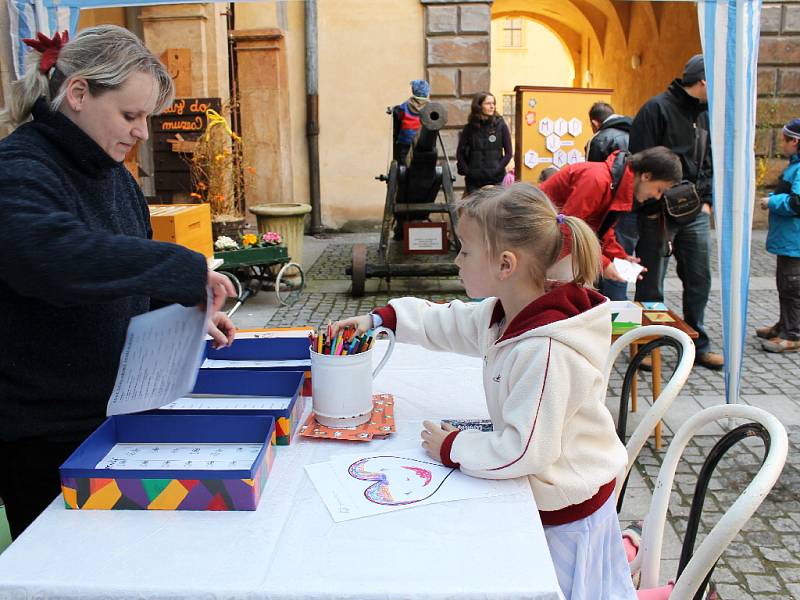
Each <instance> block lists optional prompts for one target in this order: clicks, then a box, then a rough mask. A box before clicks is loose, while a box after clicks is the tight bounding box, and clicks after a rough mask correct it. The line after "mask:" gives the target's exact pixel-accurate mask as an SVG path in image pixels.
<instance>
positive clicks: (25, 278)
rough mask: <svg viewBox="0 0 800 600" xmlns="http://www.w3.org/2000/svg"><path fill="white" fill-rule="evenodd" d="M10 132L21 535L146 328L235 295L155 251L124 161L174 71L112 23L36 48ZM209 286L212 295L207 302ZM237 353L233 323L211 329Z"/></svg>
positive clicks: (8, 420) (8, 427)
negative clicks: (163, 309) (162, 308)
mask: <svg viewBox="0 0 800 600" xmlns="http://www.w3.org/2000/svg"><path fill="white" fill-rule="evenodd" d="M26 43H28V44H29V45H30V46H31V47H33V48H34V51H32V52H30V55H29V65H28V69H27V71H26V73H25V75H24V76H23V77H22V78H21V79H19V80H18V81H16V82H15V83H14V84H13V86H12V89H11V98H10V100H9V103H8V106H7V109H6V110H5V111H4V112H3V113H2V114H0V125H8V126H11V127H16V129H15V131H14V132H13V133H11V134H10V135H9V136H8V137H6V138H5V139H3V140H2V141H0V222H2V223H3V226H2V228H0V246H2V248H3V258H2V260H0V328H1V329H2V331H3V337H2V339H3V343H2V344H0V448H2V452H0V497H2V498H3V499H4V500H5V505H6V512H7V516H8V520H9V524H10V526H11V533H12V535H14V536H17V535H19V533H21V532H22V530H23V529H25V527H27V526H28V524H30V523H31V521H33V519H35V518H36V516H37V515H38V514H39V512H41V511H42V510H43V509H44V508H45V507H46V506H47V505H48V504H49V503H50V502H52V501H53V499H54V498H55V497H56V495H57V494H58V493H59V488H60V486H59V475H58V467H59V466H60V465H61V463H62V462H63V461H64V460H65V459H66V458H67V457H68V456H69V455H70V454H71V453H72V451H73V450H74V449H75V448H76V447H77V446H78V445H79V444H80V443H81V442H82V441H83V440H84V439H85V438H86V437H87V436H88V435H89V434H90V433H91V432H92V431H93V430H94V429H95V428H97V426H98V425H99V424H100V423H101V422H102V421H103V419H104V418H105V412H106V403H107V402H108V398H109V396H110V394H111V391H112V389H113V387H114V382H115V378H116V373H117V368H118V366H119V359H120V353H121V351H122V347H123V345H124V342H125V334H126V330H127V327H128V323H129V322H130V320H131V318H133V317H135V316H136V315H139V314H142V313H144V312H147V311H149V310H151V309H152V308H154V307H156V306H159V305H166V304H172V303H180V304H183V305H184V306H194V305H201V306H203V307H204V306H205V305H206V302H207V301H208V302H212V303H213V308H214V309H215V310H218V309H219V308H220V307H221V305H222V303H223V302H224V300H225V297H226V296H233V295H234V290H233V286H232V285H231V284H230V282H229V281H227V279H226V278H225V277H224V276H222V275H220V274H218V273H214V272H213V271H210V270H209V269H208V266H207V263H206V259H205V257H204V256H203V255H201V254H198V253H196V252H192V251H191V250H189V249H187V248H184V247H182V246H178V245H176V244H170V243H166V242H156V241H153V240H152V239H150V238H151V237H152V230H151V228H150V221H149V212H148V208H147V203H146V202H145V199H144V196H143V195H142V191H141V190H140V189H139V186H138V185H137V183H136V181H135V180H134V179H133V177H132V176H131V174H130V173H129V172H128V170H127V169H126V168H125V166H124V164H123V160H124V158H125V154H126V153H127V152H128V151H129V150H130V149H131V148H133V146H134V145H135V144H136V142H137V141H140V140H146V139H147V137H148V134H147V117H148V116H149V115H151V114H155V113H158V112H161V111H162V110H163V109H164V108H166V107H167V106H169V104H170V103H171V101H172V97H173V95H174V87H173V84H172V80H171V78H170V76H169V73H168V72H167V71H166V69H165V68H164V66H163V65H162V64H161V63H160V62H159V61H158V59H157V58H155V57H154V56H153V55H152V53H151V52H150V51H149V50H148V49H147V48H145V47H144V45H143V44H142V43H141V41H140V40H139V39H138V38H137V37H136V36H135V35H133V34H132V33H131V32H129V31H127V30H125V29H122V28H120V27H116V26H113V25H102V26H98V27H92V28H89V29H85V30H83V31H81V32H80V33H79V34H78V35H77V37H76V38H75V39H73V40H69V41H68V40H67V35H66V32H64V36H63V37H62V36H60V35H59V34H57V35H56V36H55V37H54V38H53V39H52V40H50V39H48V38H46V37H44V36H41V34H40V37H39V40H38V41H36V40H27V41H26ZM207 289H210V291H211V294H212V295H211V296H209V297H208V300H207V294H206V290H207ZM209 333H211V335H212V337H214V339H215V340H216V343H217V344H218V345H222V344H228V343H230V342H232V341H233V324H232V323H231V322H230V320H229V319H228V318H227V317H225V316H224V315H223V314H222V313H216V315H215V316H214V318H213V319H212V322H210V323H209Z"/></svg>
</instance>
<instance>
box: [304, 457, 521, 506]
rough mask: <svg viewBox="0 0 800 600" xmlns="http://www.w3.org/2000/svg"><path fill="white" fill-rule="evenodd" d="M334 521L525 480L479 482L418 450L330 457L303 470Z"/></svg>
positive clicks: (516, 487) (492, 492) (482, 493)
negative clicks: (327, 460) (328, 459)
mask: <svg viewBox="0 0 800 600" xmlns="http://www.w3.org/2000/svg"><path fill="white" fill-rule="evenodd" d="M306 471H307V472H308V474H309V477H310V478H311V481H312V482H313V483H314V487H316V489H317V491H318V492H319V494H320V496H322V499H323V500H324V501H325V505H326V506H327V507H328V510H329V511H330V513H331V516H332V517H333V520H334V521H337V522H339V521H345V520H349V519H357V518H360V517H367V516H371V515H377V514H381V513H385V512H391V511H395V510H400V509H403V508H412V507H415V506H423V505H425V504H431V503H434V502H449V501H453V500H466V499H468V498H486V497H489V496H501V495H507V494H514V493H516V492H518V491H520V490H521V489H523V488H521V487H520V486H526V485H528V482H527V480H526V479H525V478H520V479H511V480H489V479H478V478H475V477H469V476H467V475H464V474H463V473H462V472H461V471H459V470H458V469H451V468H449V467H445V466H444V465H442V464H440V463H438V462H436V461H433V460H431V459H430V458H429V457H428V456H427V455H426V454H425V452H424V451H423V450H422V449H421V448H414V449H411V450H403V451H399V452H391V451H389V452H385V453H381V454H371V455H365V454H355V455H344V456H342V455H340V456H334V457H333V458H332V459H331V461H330V462H329V463H319V464H316V465H308V466H306Z"/></svg>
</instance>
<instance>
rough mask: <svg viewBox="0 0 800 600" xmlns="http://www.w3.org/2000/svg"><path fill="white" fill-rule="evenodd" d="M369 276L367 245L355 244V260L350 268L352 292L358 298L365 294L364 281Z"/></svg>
mask: <svg viewBox="0 0 800 600" xmlns="http://www.w3.org/2000/svg"><path fill="white" fill-rule="evenodd" d="M366 278H367V245H366V244H354V245H353V262H352V264H351V269H350V280H351V281H352V283H353V285H352V290H351V292H350V293H351V294H352V295H353V296H355V297H357V298H360V297H361V296H363V295H364V281H365V280H366Z"/></svg>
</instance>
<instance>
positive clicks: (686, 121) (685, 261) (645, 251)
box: [630, 54, 723, 369]
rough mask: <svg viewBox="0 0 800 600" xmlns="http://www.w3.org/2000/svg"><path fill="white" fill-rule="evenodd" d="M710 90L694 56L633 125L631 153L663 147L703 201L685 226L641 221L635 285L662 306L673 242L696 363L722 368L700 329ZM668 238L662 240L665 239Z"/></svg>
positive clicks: (705, 274)
mask: <svg viewBox="0 0 800 600" xmlns="http://www.w3.org/2000/svg"><path fill="white" fill-rule="evenodd" d="M707 99H708V88H707V87H706V76H705V63H704V61H703V56H702V55H701V54H697V55H695V56H693V57H692V58H690V59H689V62H687V63H686V67H685V68H684V71H683V77H682V78H680V79H675V80H674V81H673V82H672V83H671V84H670V85H669V87H668V88H667V91H665V92H664V93H663V94H659V95H658V96H655V97H654V98H651V99H650V100H648V101H647V102H646V103H645V105H644V106H642V108H641V109H640V110H639V113H638V114H637V115H636V118H635V119H634V120H633V127H632V128H631V135H630V151H631V152H640V151H642V150H644V149H646V148H651V147H653V146H666V147H667V148H669V149H670V150H672V151H673V152H675V154H677V155H678V156H679V157H680V159H681V165H682V166H683V177H684V179H688V180H689V181H690V182H692V183H693V184H694V185H695V187H696V188H697V193H698V194H699V196H700V198H701V199H702V200H703V202H704V204H703V210H702V211H701V212H699V213H698V214H697V216H696V217H695V218H694V219H693V220H692V221H690V222H689V223H686V224H684V225H678V224H676V223H674V222H672V221H668V220H666V221H665V220H664V218H663V217H661V216H660V215H640V216H639V236H640V237H639V242H638V244H637V246H636V254H637V256H638V257H639V258H640V259H641V261H642V264H643V265H644V266H645V267H647V269H648V270H647V272H646V273H645V274H644V278H643V279H642V280H641V281H639V282H638V283H637V284H636V300H639V301H663V299H664V275H665V274H666V271H667V262H668V260H669V258H668V257H667V256H664V254H665V252H664V247H665V242H666V240H668V239H671V240H672V247H673V253H674V254H675V260H676V261H677V266H678V277H680V279H681V282H682V283H683V318H684V320H685V321H686V322H687V323H688V324H689V325H690V326H691V327H692V328H693V329H694V330H695V331H697V333H698V334H699V335H700V337H699V338H698V339H697V340H696V341H695V346H696V348H697V354H696V357H695V363H696V364H699V365H702V366H704V367H707V368H709V369H721V368H722V366H723V358H722V355H720V354H717V353H715V352H711V351H710V341H709V339H708V335H707V334H706V332H705V329H704V328H703V316H704V313H705V309H706V304H707V303H708V295H709V292H710V291H711V265H710V251H711V236H710V225H709V221H710V218H711V202H712V199H711V180H712V167H711V148H710V147H709V138H708V107H707V104H706V102H707ZM665 238H666V239H665Z"/></svg>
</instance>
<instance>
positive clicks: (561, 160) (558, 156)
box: [553, 150, 567, 169]
mask: <svg viewBox="0 0 800 600" xmlns="http://www.w3.org/2000/svg"><path fill="white" fill-rule="evenodd" d="M553 164H554V165H555V166H557V167H558V168H559V169H560V168H561V167H563V166H564V165H565V164H567V153H566V152H564V151H563V150H556V151H555V152H553Z"/></svg>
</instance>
